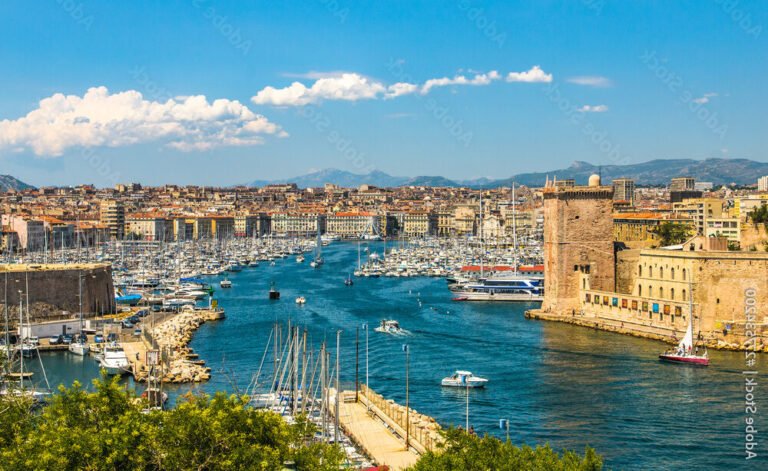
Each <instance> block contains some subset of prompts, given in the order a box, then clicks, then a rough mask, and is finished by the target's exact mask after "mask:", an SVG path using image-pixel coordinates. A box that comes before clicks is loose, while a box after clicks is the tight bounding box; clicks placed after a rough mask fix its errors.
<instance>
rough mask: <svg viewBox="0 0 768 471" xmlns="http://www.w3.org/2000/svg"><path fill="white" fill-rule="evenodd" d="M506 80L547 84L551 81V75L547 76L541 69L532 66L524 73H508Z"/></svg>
mask: <svg viewBox="0 0 768 471" xmlns="http://www.w3.org/2000/svg"><path fill="white" fill-rule="evenodd" d="M506 80H507V82H527V83H535V82H545V83H549V82H551V81H552V74H548V73H546V72H544V71H543V70H541V67H539V66H538V65H534V66H533V67H531V69H530V70H526V71H525V72H510V73H509V74H507V79H506Z"/></svg>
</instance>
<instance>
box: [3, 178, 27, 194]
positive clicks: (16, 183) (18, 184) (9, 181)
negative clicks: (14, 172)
mask: <svg viewBox="0 0 768 471" xmlns="http://www.w3.org/2000/svg"><path fill="white" fill-rule="evenodd" d="M30 188H34V186H32V185H29V184H27V183H24V182H23V181H21V180H19V179H18V178H16V177H12V176H10V175H0V191H8V190H28V189H30Z"/></svg>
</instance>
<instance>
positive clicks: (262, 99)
mask: <svg viewBox="0 0 768 471" xmlns="http://www.w3.org/2000/svg"><path fill="white" fill-rule="evenodd" d="M386 91H387V87H386V86H385V85H384V84H382V83H381V82H378V81H375V80H372V79H370V78H368V77H365V76H362V75H360V74H355V73H343V74H341V75H338V76H333V77H323V78H320V79H317V80H316V81H315V83H313V84H312V86H311V87H307V86H306V85H304V84H303V83H300V82H293V83H292V84H291V85H290V86H288V87H285V88H275V87H265V88H264V89H262V90H261V91H259V92H258V93H257V94H256V96H254V97H253V98H251V100H252V101H253V102H254V103H255V104H257V105H274V106H303V105H309V104H312V103H317V102H319V101H323V100H343V101H357V100H370V99H373V98H377V97H378V96H380V95H382V94H384V93H385V92H386Z"/></svg>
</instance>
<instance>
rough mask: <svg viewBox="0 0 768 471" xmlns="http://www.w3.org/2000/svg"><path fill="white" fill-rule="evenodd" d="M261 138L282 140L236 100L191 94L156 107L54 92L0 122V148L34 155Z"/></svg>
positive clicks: (124, 98)
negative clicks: (157, 143)
mask: <svg viewBox="0 0 768 471" xmlns="http://www.w3.org/2000/svg"><path fill="white" fill-rule="evenodd" d="M265 135H275V136H278V137H285V136H287V134H286V133H285V131H283V130H282V129H281V128H280V126H278V125H277V124H275V123H272V122H270V121H269V120H268V119H267V118H265V117H264V116H262V115H259V114H256V113H254V112H252V111H251V110H249V109H248V108H247V107H246V106H244V105H242V104H241V103H240V102H238V101H233V100H227V99H218V100H214V101H213V102H209V101H208V100H207V99H206V97H205V96H202V95H197V96H188V97H176V98H173V99H169V100H167V101H165V102H164V103H162V102H157V101H149V100H146V99H144V97H143V96H142V94H141V93H140V92H137V91H135V90H128V91H123V92H118V93H113V94H110V93H109V90H107V88H106V87H94V88H90V89H88V91H87V92H86V93H85V95H83V96H82V97H81V96H77V95H64V94H62V93H56V94H54V95H52V96H50V97H47V98H44V99H43V100H41V101H40V103H39V106H38V108H37V109H35V110H33V111H31V112H29V113H28V114H27V115H26V116H24V117H21V118H18V119H15V120H9V119H5V120H2V121H0V149H3V148H6V149H12V150H16V151H22V150H25V149H31V150H32V151H33V152H34V153H35V154H37V155H39V156H59V155H61V154H63V153H64V152H65V151H66V150H67V149H69V148H72V147H95V146H108V147H120V146H126V145H132V144H140V143H145V142H152V141H166V142H165V144H166V145H167V146H169V147H171V148H175V149H179V150H183V151H193V150H207V149H213V148H216V147H221V146H250V145H256V144H261V143H263V139H264V136H265Z"/></svg>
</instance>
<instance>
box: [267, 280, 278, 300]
mask: <svg viewBox="0 0 768 471" xmlns="http://www.w3.org/2000/svg"><path fill="white" fill-rule="evenodd" d="M269 299H273V300H277V299H280V291H278V290H277V288H275V283H274V282H272V286H270V288H269Z"/></svg>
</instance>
